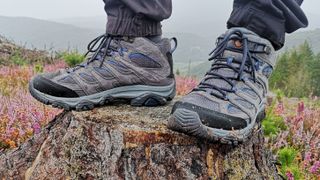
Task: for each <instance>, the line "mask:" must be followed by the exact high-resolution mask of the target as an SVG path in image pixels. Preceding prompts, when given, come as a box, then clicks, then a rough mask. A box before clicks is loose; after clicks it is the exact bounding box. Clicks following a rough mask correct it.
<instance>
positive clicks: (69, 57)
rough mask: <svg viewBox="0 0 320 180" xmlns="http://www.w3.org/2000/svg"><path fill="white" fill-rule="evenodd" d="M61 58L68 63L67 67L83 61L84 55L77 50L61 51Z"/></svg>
mask: <svg viewBox="0 0 320 180" xmlns="http://www.w3.org/2000/svg"><path fill="white" fill-rule="evenodd" d="M62 59H63V60H64V61H65V62H66V63H67V64H68V66H69V67H73V66H75V65H77V64H80V63H81V62H83V61H84V59H85V56H83V55H82V54H79V53H78V52H76V51H74V52H64V53H62Z"/></svg>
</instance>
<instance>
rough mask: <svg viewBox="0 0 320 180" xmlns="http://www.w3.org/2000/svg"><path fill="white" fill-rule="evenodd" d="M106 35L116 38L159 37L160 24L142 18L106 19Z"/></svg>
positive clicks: (160, 32)
mask: <svg viewBox="0 0 320 180" xmlns="http://www.w3.org/2000/svg"><path fill="white" fill-rule="evenodd" d="M106 31H107V33H108V34H111V35H116V36H132V37H145V36H155V35H161V34H162V30H161V23H160V22H155V21H152V20H149V19H145V18H144V17H143V16H139V15H137V16H134V17H133V18H115V17H108V22H107V30H106Z"/></svg>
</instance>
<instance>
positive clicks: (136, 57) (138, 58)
mask: <svg viewBox="0 0 320 180" xmlns="http://www.w3.org/2000/svg"><path fill="white" fill-rule="evenodd" d="M129 58H130V60H131V61H132V62H133V63H135V64H136V65H138V66H140V67H144V68H161V65H160V64H159V63H158V62H157V61H155V60H154V59H152V58H150V57H148V56H146V55H144V54H140V53H133V54H130V55H129Z"/></svg>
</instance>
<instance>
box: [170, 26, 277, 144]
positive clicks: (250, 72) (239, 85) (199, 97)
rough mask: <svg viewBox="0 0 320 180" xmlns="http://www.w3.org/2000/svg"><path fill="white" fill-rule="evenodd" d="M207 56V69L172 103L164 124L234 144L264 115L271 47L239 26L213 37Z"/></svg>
mask: <svg viewBox="0 0 320 180" xmlns="http://www.w3.org/2000/svg"><path fill="white" fill-rule="evenodd" d="M210 55H212V56H211V58H210V59H209V60H213V61H214V62H213V64H212V66H211V69H210V70H209V71H208V72H207V73H206V75H205V77H204V79H203V80H202V81H201V82H200V84H199V85H198V86H197V87H196V88H195V89H193V90H192V92H190V93H189V94H188V95H186V96H185V97H183V98H182V99H181V100H179V101H178V102H176V103H175V105H174V107H173V109H172V115H171V116H170V118H169V122H168V128H170V129H172V130H175V131H179V132H183V133H186V134H188V135H192V136H196V137H198V138H202V139H206V140H209V141H219V142H221V143H226V144H238V143H239V142H243V141H246V140H247V139H248V138H249V137H250V135H251V134H252V131H253V128H254V126H255V125H256V123H257V122H259V121H261V120H262V119H264V117H265V108H266V105H267V102H266V95H267V93H268V78H269V77H270V75H271V73H272V70H273V68H274V66H275V61H276V55H275V52H274V48H273V46H272V45H271V43H270V42H269V41H268V40H266V39H263V38H261V37H259V36H258V35H256V34H255V33H253V32H251V31H249V30H247V29H245V28H232V29H230V30H228V31H227V32H226V33H225V34H224V35H222V36H220V37H219V38H218V40H217V47H216V49H214V50H213V51H212V53H211V54H210Z"/></svg>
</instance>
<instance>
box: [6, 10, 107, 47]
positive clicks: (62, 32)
mask: <svg viewBox="0 0 320 180" xmlns="http://www.w3.org/2000/svg"><path fill="white" fill-rule="evenodd" d="M0 27H1V29H0V34H1V35H2V36H5V37H6V38H8V39H9V40H13V41H15V42H16V43H18V44H22V45H26V46H27V47H29V48H30V47H36V48H39V49H50V48H54V49H68V48H72V49H74V48H76V49H79V50H84V48H85V47H86V44H87V43H88V42H89V41H90V40H92V39H93V38H94V37H96V36H97V35H99V34H101V33H103V31H102V32H101V30H96V29H85V28H79V27H76V26H72V25H67V24H62V23H56V22H51V21H45V20H40V19H33V18H25V17H5V16H0Z"/></svg>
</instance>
